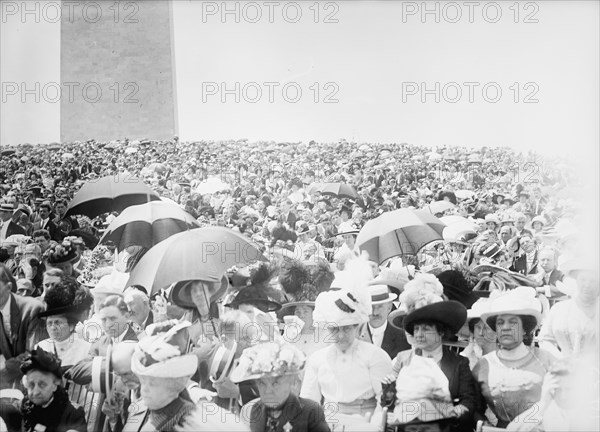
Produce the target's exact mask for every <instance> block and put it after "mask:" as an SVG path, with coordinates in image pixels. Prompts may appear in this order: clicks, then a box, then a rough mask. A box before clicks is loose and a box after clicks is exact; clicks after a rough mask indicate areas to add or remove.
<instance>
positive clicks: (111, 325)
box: [65, 295, 138, 385]
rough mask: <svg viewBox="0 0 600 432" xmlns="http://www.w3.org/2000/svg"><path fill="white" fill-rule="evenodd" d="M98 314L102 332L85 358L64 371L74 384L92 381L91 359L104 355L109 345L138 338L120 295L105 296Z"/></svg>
mask: <svg viewBox="0 0 600 432" xmlns="http://www.w3.org/2000/svg"><path fill="white" fill-rule="evenodd" d="M98 316H99V318H100V322H101V324H102V330H103V331H104V334H103V335H102V336H100V338H99V339H98V340H97V341H96V342H94V343H93V344H92V346H91V348H90V352H89V354H88V358H87V359H85V360H81V361H80V362H79V363H77V364H76V365H74V366H73V367H72V368H71V369H69V370H67V371H66V372H65V377H66V378H67V379H71V380H73V381H74V382H75V383H76V384H82V385H84V384H89V383H90V382H91V381H92V362H93V359H94V357H101V356H106V351H107V350H108V347H109V345H114V344H117V343H119V342H123V341H137V340H138V337H137V335H136V333H135V331H134V329H133V328H132V327H131V326H130V325H129V319H130V312H129V309H128V307H127V304H126V303H125V301H124V300H123V297H122V296H120V295H111V296H109V297H107V298H106V299H105V300H104V301H103V302H102V304H101V305H100V308H99V310H98Z"/></svg>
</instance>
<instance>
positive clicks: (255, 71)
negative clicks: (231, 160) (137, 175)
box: [0, 0, 600, 161]
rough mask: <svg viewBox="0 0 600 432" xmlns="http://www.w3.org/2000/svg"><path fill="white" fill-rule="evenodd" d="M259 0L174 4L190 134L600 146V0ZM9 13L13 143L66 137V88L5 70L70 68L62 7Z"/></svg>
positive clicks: (6, 113) (554, 150)
mask: <svg viewBox="0 0 600 432" xmlns="http://www.w3.org/2000/svg"><path fill="white" fill-rule="evenodd" d="M0 3H1V5H2V8H3V10H5V8H6V4H7V3H11V2H7V1H6V0H2V1H1V2H0ZM12 3H15V2H12ZM17 3H18V2H17ZM32 3H33V2H32ZM42 3H44V2H42ZM250 3H251V4H248V3H240V2H229V3H228V6H227V7H228V8H229V9H230V10H233V9H234V8H235V7H238V10H239V13H238V14H237V15H236V14H235V13H229V14H223V7H222V5H223V3H222V2H201V1H175V2H174V4H173V23H174V46H175V65H176V84H177V103H178V106H177V111H178V125H179V136H180V138H181V139H182V140H200V139H215V140H216V139H241V138H247V139H249V140H267V141H268V140H275V141H289V142H297V141H305V142H308V141H310V140H313V139H314V140H317V141H338V140H339V139H340V138H345V139H347V140H348V141H357V142H386V143H389V142H407V143H412V144H417V145H426V146H442V145H461V146H462V145H465V146H469V147H479V146H483V145H486V146H499V145H500V146H510V147H514V148H517V149H535V150H538V151H540V152H546V153H549V154H565V155H574V154H575V155H580V156H583V155H585V156H586V159H587V160H590V158H588V156H590V155H593V156H594V158H593V160H594V161H597V155H598V143H599V130H598V118H600V115H599V114H600V113H599V87H598V86H599V79H598V77H599V52H600V47H599V30H598V25H599V23H598V20H599V2H596V1H581V2H578V1H569V2H566V1H565V2H563V1H538V2H528V3H527V2H521V3H517V6H518V7H514V3H513V2H499V3H493V4H492V2H477V4H478V6H476V7H475V8H474V9H473V10H472V11H470V10H469V8H468V7H467V6H466V5H465V4H464V2H452V3H451V4H452V5H451V6H448V3H447V2H428V3H427V5H426V8H427V9H429V10H433V11H434V10H435V9H436V8H437V10H438V11H439V13H438V16H436V14H435V13H429V14H425V15H423V3H422V2H393V1H364V2H362V1H338V2H321V3H313V2H298V3H294V2H274V3H273V4H274V7H273V9H271V10H270V9H269V7H268V6H266V3H265V2H250ZM494 5H499V6H498V7H495V6H494ZM270 12H272V16H269V13H270ZM298 12H300V13H301V15H300V16H299V15H298ZM317 12H318V14H317ZM470 12H472V16H469V15H470ZM498 12H500V15H498ZM258 13H260V14H261V15H260V19H257V18H256V17H257V16H258V15H257V14H258ZM459 13H460V16H459V15H458V14H459ZM296 18H298V19H296ZM23 21H25V22H23ZM236 21H239V22H236ZM252 21H257V22H252ZM270 21H272V22H270ZM294 21H296V22H294ZM315 21H317V22H315ZM436 21H437V22H436ZM515 21H517V22H515ZM0 25H1V27H2V28H1V33H0V37H1V39H0V40H1V46H0V48H1V51H0V53H1V61H0V74H1V81H2V85H3V88H2V91H3V93H2V98H3V100H2V110H1V115H0V120H1V126H2V127H1V128H0V129H1V132H0V138H1V141H2V144H3V145H5V144H16V143H19V142H31V143H34V144H35V143H44V142H52V141H58V140H59V136H60V133H59V132H60V106H59V105H60V104H59V103H51V102H49V101H47V100H46V101H45V100H43V99H44V98H43V97H42V100H40V101H39V102H38V103H36V102H35V101H33V100H32V98H31V97H29V98H28V100H27V101H26V103H23V102H22V101H21V100H20V98H19V96H18V95H17V96H14V95H8V94H7V89H8V88H9V87H7V86H10V85H11V83H17V84H19V83H23V82H24V83H26V85H27V86H28V88H31V87H32V86H33V85H34V84H33V83H35V82H40V83H42V85H43V84H44V83H48V82H60V22H57V23H50V22H44V20H43V19H42V20H40V22H35V20H32V19H26V20H22V19H21V20H19V19H16V20H15V19H12V17H11V16H8V17H7V16H5V15H3V17H2V21H1V22H0ZM465 83H466V84H465ZM236 86H237V87H236ZM284 88H285V92H284ZM484 89H485V91H484ZM227 91H229V93H227ZM270 91H271V94H269V92H270ZM298 91H300V92H301V93H298ZM498 91H500V92H501V93H498ZM259 92H260V93H259ZM459 92H460V93H459ZM470 92H471V94H470ZM236 97H237V98H238V100H237V101H236V100H235V99H236ZM270 97H271V98H272V99H271V100H270ZM436 98H437V100H436ZM116 138H118V137H116Z"/></svg>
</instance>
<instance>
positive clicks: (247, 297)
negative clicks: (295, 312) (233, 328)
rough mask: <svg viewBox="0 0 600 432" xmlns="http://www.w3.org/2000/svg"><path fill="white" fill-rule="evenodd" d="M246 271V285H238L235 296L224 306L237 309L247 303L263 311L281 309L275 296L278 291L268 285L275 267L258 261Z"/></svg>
mask: <svg viewBox="0 0 600 432" xmlns="http://www.w3.org/2000/svg"><path fill="white" fill-rule="evenodd" d="M248 272H249V274H250V278H249V279H248V280H247V282H246V284H247V285H246V286H245V287H240V288H239V290H238V291H237V293H236V294H235V297H233V299H232V300H231V301H229V302H228V303H227V304H225V306H227V307H231V308H234V309H237V308H238V307H239V306H240V305H243V304H248V305H252V306H254V307H256V308H257V309H260V310H261V311H263V312H265V313H267V312H274V311H278V310H279V309H281V303H280V302H278V301H277V300H276V298H277V297H275V296H276V295H277V294H279V292H278V291H276V290H275V289H274V288H272V287H270V286H269V284H270V282H271V279H273V277H274V275H275V272H276V268H275V267H274V266H272V265H270V264H268V263H259V264H258V265H252V266H249V267H248Z"/></svg>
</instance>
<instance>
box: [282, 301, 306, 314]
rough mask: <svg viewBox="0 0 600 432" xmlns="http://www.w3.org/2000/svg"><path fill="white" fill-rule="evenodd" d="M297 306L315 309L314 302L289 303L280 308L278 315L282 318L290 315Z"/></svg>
mask: <svg viewBox="0 0 600 432" xmlns="http://www.w3.org/2000/svg"><path fill="white" fill-rule="evenodd" d="M297 306H308V307H310V308H312V309H313V310H314V309H315V302H314V301H297V302H289V303H286V304H284V305H282V306H281V309H280V313H281V315H282V316H285V315H292V314H293V313H294V312H295V311H296V307H297Z"/></svg>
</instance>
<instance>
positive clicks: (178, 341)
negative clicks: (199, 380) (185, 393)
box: [131, 320, 198, 378]
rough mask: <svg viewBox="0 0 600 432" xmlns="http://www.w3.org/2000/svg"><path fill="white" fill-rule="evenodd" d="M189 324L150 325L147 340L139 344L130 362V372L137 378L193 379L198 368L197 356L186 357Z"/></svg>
mask: <svg viewBox="0 0 600 432" xmlns="http://www.w3.org/2000/svg"><path fill="white" fill-rule="evenodd" d="M190 325H191V323H190V322H189V321H183V322H178V321H177V320H169V321H164V322H160V323H156V324H151V325H149V326H148V327H147V328H146V333H147V335H148V336H147V337H145V338H143V339H142V340H140V341H139V342H138V346H137V347H136V349H135V352H134V354H133V357H132V359H131V371H132V372H133V373H134V374H136V375H144V376H153V377H160V378H181V377H185V376H190V377H191V376H192V375H193V374H194V373H195V372H196V369H197V367H198V358H197V357H196V356H195V355H194V354H185V353H186V350H187V347H188V344H189V340H190V336H189V333H188V329H187V328H188V327H189V326H190Z"/></svg>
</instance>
